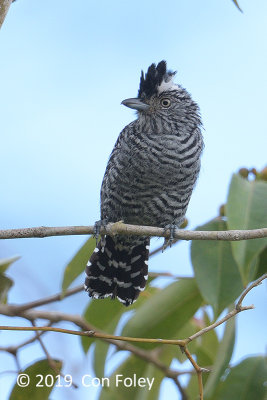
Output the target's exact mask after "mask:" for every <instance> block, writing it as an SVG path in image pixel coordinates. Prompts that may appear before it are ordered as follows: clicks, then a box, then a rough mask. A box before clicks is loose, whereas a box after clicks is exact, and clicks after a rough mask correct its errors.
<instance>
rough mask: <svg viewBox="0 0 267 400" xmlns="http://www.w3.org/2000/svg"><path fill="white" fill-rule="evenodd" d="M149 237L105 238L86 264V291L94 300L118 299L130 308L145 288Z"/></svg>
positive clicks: (103, 237)
mask: <svg viewBox="0 0 267 400" xmlns="http://www.w3.org/2000/svg"><path fill="white" fill-rule="evenodd" d="M149 242H150V239H149V238H140V237H135V238H133V237H132V238H130V239H128V240H127V238H126V237H125V236H124V237H119V236H116V237H111V236H108V235H106V236H102V238H101V240H100V241H99V243H98V245H97V247H96V248H95V250H94V252H93V254H92V256H91V258H90V260H89V261H88V263H87V266H86V269H85V273H86V278H85V284H84V287H85V290H86V291H87V292H88V294H89V296H91V297H93V298H95V299H104V298H106V297H111V298H112V299H115V298H116V297H117V298H118V300H119V301H120V302H122V303H123V304H124V305H125V306H129V305H131V304H132V303H133V302H134V301H135V300H136V299H137V297H138V296H139V293H140V292H141V291H143V290H144V289H145V285H146V281H147V277H148V256H149Z"/></svg>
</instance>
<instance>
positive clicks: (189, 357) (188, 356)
mask: <svg viewBox="0 0 267 400" xmlns="http://www.w3.org/2000/svg"><path fill="white" fill-rule="evenodd" d="M182 352H183V353H185V355H186V357H187V358H188V360H189V361H190V362H191V364H192V366H193V367H194V369H195V371H196V373H197V379H198V389H199V399H200V400H203V382H202V372H203V371H206V369H205V370H204V369H203V368H201V367H200V366H199V365H198V364H197V363H196V361H195V360H194V359H193V357H192V355H191V353H190V351H189V350H188V349H187V347H186V346H184V347H182Z"/></svg>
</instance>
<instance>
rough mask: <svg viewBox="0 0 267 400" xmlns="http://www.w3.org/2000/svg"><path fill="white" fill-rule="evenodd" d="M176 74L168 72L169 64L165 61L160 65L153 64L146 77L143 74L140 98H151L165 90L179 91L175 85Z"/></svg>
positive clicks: (139, 92) (142, 73)
mask: <svg viewBox="0 0 267 400" xmlns="http://www.w3.org/2000/svg"><path fill="white" fill-rule="evenodd" d="M175 74H176V72H172V71H167V63H166V61H164V60H163V61H161V62H159V63H158V65H156V64H151V65H150V67H149V68H148V70H147V73H146V74H145V75H144V72H143V71H142V72H141V78H140V86H139V91H138V98H139V99H140V98H143V97H146V98H149V97H151V96H152V95H153V94H157V93H160V92H163V91H165V90H175V89H177V88H178V86H177V85H175V84H174V83H173V77H174V75H175Z"/></svg>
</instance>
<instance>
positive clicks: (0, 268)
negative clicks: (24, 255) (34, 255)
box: [0, 256, 20, 273]
mask: <svg viewBox="0 0 267 400" xmlns="http://www.w3.org/2000/svg"><path fill="white" fill-rule="evenodd" d="M19 258H20V256H14V257H10V258H2V259H1V260H0V273H3V272H5V271H6V270H7V268H8V267H9V266H10V265H11V264H13V262H15V261H17V260H18V259H19Z"/></svg>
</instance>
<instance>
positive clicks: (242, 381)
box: [214, 357, 267, 400]
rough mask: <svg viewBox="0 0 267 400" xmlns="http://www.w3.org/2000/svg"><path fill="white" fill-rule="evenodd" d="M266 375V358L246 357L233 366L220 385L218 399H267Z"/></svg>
mask: <svg viewBox="0 0 267 400" xmlns="http://www.w3.org/2000/svg"><path fill="white" fill-rule="evenodd" d="M266 377H267V364H266V358H264V357H249V358H246V359H245V360H243V361H242V362H241V363H240V364H238V365H236V366H235V367H233V368H231V370H230V373H229V375H228V376H227V378H226V379H225V380H224V381H223V382H222V383H221V385H220V387H219V390H218V393H217V394H216V400H225V399H238V400H251V399H257V400H266ZM214 400H215V398H214Z"/></svg>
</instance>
